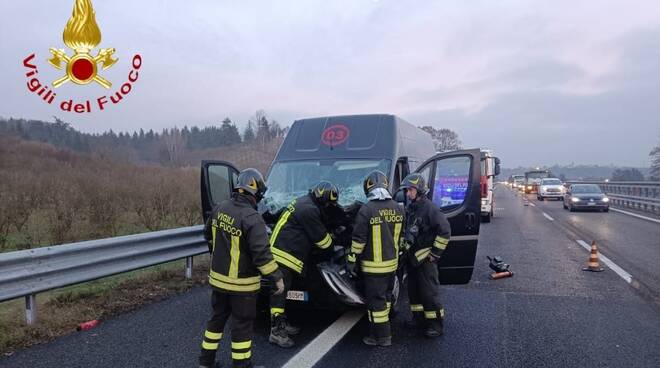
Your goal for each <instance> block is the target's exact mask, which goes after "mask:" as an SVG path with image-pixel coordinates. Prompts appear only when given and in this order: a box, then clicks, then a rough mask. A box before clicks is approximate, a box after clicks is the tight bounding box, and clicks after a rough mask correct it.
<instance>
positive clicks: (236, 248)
mask: <svg viewBox="0 0 660 368" xmlns="http://www.w3.org/2000/svg"><path fill="white" fill-rule="evenodd" d="M240 246H241V238H239V237H238V236H236V235H232V236H231V250H230V251H229V256H230V258H231V262H230V263H229V277H231V278H238V260H239V259H240V258H241V248H240Z"/></svg>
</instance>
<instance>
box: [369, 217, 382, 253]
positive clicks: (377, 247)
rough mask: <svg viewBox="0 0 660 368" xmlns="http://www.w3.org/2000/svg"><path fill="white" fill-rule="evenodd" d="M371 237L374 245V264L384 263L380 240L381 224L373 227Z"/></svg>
mask: <svg viewBox="0 0 660 368" xmlns="http://www.w3.org/2000/svg"><path fill="white" fill-rule="evenodd" d="M371 236H372V237H373V238H372V239H373V243H374V262H382V261H383V245H382V244H381V238H380V224H379V225H373V226H372V227H371Z"/></svg>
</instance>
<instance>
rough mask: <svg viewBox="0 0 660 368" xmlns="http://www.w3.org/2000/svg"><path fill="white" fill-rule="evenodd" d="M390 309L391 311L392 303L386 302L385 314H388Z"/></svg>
mask: <svg viewBox="0 0 660 368" xmlns="http://www.w3.org/2000/svg"><path fill="white" fill-rule="evenodd" d="M390 309H392V303H390V302H387V313H390Z"/></svg>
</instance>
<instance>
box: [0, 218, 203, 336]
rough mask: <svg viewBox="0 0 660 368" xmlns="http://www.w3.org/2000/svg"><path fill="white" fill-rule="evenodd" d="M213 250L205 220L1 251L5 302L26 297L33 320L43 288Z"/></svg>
mask: <svg viewBox="0 0 660 368" xmlns="http://www.w3.org/2000/svg"><path fill="white" fill-rule="evenodd" d="M206 252H208V246H207V242H206V240H204V236H203V226H201V225H199V226H191V227H183V228H178V229H171V230H163V231H154V232H150V233H144V234H137V235H128V236H119V237H114V238H107V239H98V240H90V241H84V242H78V243H71V244H63V245H56V246H49V247H43V248H36V249H28V250H21V251H17V252H8V253H1V254H0V302H3V301H6V300H11V299H16V298H20V297H25V312H26V320H27V323H28V324H33V323H35V322H36V319H37V314H36V313H37V310H36V295H37V293H40V292H44V291H48V290H53V289H57V288H61V287H65V286H70V285H75V284H78V283H82V282H86V281H91V280H95V279H99V278H102V277H107V276H112V275H116V274H120V273H124V272H129V271H134V270H137V269H140V268H144V267H149V266H154V265H157V264H161V263H166V262H170V261H175V260H178V259H183V258H185V259H186V269H185V276H186V278H188V279H191V278H192V267H193V261H192V260H193V258H192V257H193V256H196V255H199V254H203V253H206Z"/></svg>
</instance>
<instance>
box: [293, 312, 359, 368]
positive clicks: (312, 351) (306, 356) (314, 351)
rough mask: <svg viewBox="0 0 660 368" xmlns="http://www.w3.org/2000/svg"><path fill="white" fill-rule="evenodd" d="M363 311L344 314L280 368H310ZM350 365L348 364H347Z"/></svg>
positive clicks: (351, 325)
mask: <svg viewBox="0 0 660 368" xmlns="http://www.w3.org/2000/svg"><path fill="white" fill-rule="evenodd" d="M363 315H364V311H349V312H346V313H344V314H343V315H342V316H341V317H339V319H337V320H336V321H335V322H334V323H333V324H331V325H330V327H328V328H326V329H325V330H324V331H323V332H321V334H320V335H318V336H317V337H316V338H315V339H314V340H312V341H311V342H310V343H309V344H307V346H305V347H304V348H302V350H300V351H299V352H298V354H296V355H294V356H293V357H292V358H291V359H289V361H288V362H286V364H284V366H283V367H282V368H312V367H313V366H314V364H316V363H318V361H319V360H321V358H323V356H324V355H325V354H326V353H327V352H328V351H330V349H332V348H333V347H334V346H335V344H337V343H338V342H339V340H341V339H342V338H343V337H344V335H346V334H347V333H348V331H350V330H351V328H353V326H355V324H356V323H358V321H359V320H360V319H361V318H362V316H363ZM349 365H350V364H349Z"/></svg>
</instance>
